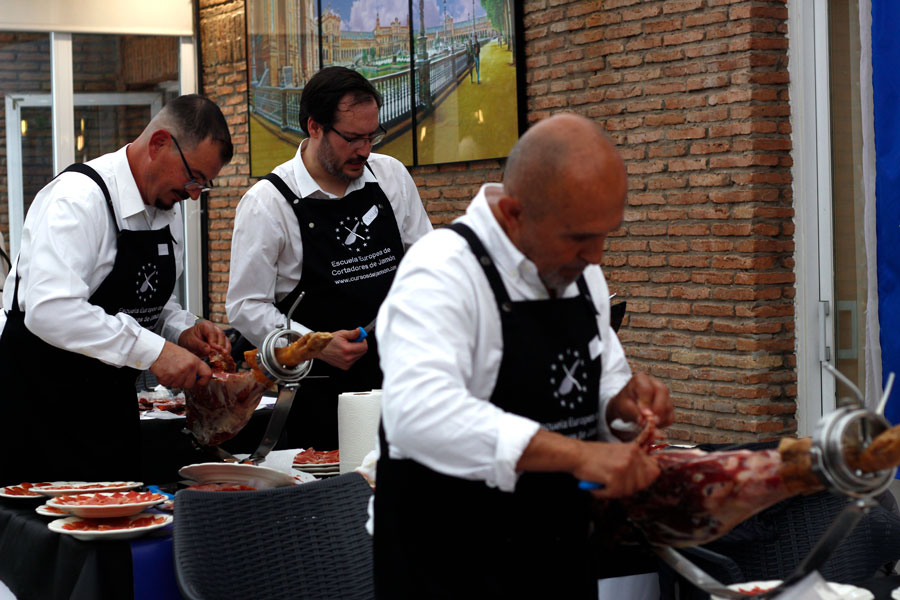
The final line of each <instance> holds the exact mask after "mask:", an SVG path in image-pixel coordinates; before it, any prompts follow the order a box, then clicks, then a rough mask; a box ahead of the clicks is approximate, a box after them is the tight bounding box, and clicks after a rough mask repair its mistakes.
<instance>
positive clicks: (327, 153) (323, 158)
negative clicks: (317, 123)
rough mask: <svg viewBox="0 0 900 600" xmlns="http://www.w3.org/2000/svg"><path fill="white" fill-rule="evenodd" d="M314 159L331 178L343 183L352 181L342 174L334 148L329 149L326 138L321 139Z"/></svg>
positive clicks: (329, 144)
mask: <svg viewBox="0 0 900 600" xmlns="http://www.w3.org/2000/svg"><path fill="white" fill-rule="evenodd" d="M316 158H317V159H318V161H319V164H320V165H322V168H323V169H325V172H326V173H328V174H329V175H331V176H332V177H336V178H338V179H340V180H341V181H343V182H345V183H350V182H351V181H353V178H352V177H349V176H348V175H347V174H346V173H344V171H343V169H341V165H339V164H338V161H337V157H336V156H335V154H334V148H332V147H331V143H329V141H328V138H327V137H323V138H322V143H320V144H319V149H318V150H317V151H316Z"/></svg>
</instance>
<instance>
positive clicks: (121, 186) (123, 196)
mask: <svg viewBox="0 0 900 600" xmlns="http://www.w3.org/2000/svg"><path fill="white" fill-rule="evenodd" d="M130 145H131V144H126V145H125V146H123V147H122V148H119V149H118V150H116V152H115V153H114V154H113V176H114V177H115V185H116V194H115V195H114V196H113V200H114V201H115V202H117V203H118V207H119V215H120V216H121V218H123V219H127V218H128V217H132V216H134V215H136V214H138V213H139V212H142V211H143V210H144V209H145V206H144V200H143V198H141V192H140V190H138V186H137V182H136V181H135V180H134V174H133V173H132V172H131V167H130V166H128V155H127V154H126V150H127V148H128V146H130Z"/></svg>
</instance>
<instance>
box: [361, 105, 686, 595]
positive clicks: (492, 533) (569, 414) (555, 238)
mask: <svg viewBox="0 0 900 600" xmlns="http://www.w3.org/2000/svg"><path fill="white" fill-rule="evenodd" d="M626 190H627V184H626V175H625V168H624V164H623V163H622V160H621V158H619V156H618V154H617V153H616V151H615V148H614V147H613V146H612V143H611V142H610V141H609V140H608V139H607V138H606V137H605V136H604V135H603V133H602V132H601V131H600V129H599V128H598V127H597V126H596V125H595V124H593V123H592V122H590V121H588V120H587V119H584V118H583V117H576V116H574V115H559V116H555V117H552V118H550V119H547V120H546V121H542V122H541V123H538V124H537V125H535V126H534V127H533V128H532V129H531V130H529V131H528V132H527V133H526V134H525V135H524V136H523V137H522V139H521V140H520V141H519V142H518V143H517V144H516V146H515V147H514V148H513V150H512V152H511V154H510V157H509V159H508V161H507V165H506V172H505V174H504V182H503V184H502V185H501V184H486V185H484V186H482V188H481V190H480V191H479V193H478V195H477V196H476V197H475V199H473V201H472V203H471V204H470V206H469V208H468V209H467V211H466V215H465V216H463V217H461V218H460V219H458V220H457V221H455V222H454V223H453V224H452V225H450V227H449V228H447V229H446V230H442V231H436V232H434V233H433V234H431V235H429V236H427V237H426V238H424V239H423V240H421V241H420V242H419V243H418V244H417V245H416V246H415V247H413V248H412V249H411V250H410V252H409V253H408V254H407V257H406V258H405V259H404V263H403V264H402V265H401V267H400V269H399V272H398V274H397V278H396V279H395V281H394V285H393V287H392V288H391V292H390V294H389V295H388V297H387V299H386V300H385V302H384V304H383V306H382V308H381V310H380V311H379V317H378V327H379V328H380V329H383V333H382V336H381V342H382V367H383V368H384V373H385V379H384V395H383V398H382V417H383V421H382V427H381V429H380V431H379V445H380V459H379V462H378V469H377V477H376V494H375V509H374V519H375V522H374V528H375V577H376V590H377V596H378V597H379V598H385V599H388V598H390V599H392V600H397V599H407V598H408V599H412V598H417V599H419V598H459V599H464V598H465V599H470V598H566V599H567V600H571V599H585V600H586V599H593V598H596V596H597V577H596V575H595V573H596V571H597V570H596V569H595V565H592V564H591V551H590V550H591V546H590V533H591V525H590V515H591V507H592V502H593V500H594V497H599V498H614V497H622V496H627V495H629V494H632V493H634V492H636V491H638V490H640V489H643V488H644V487H646V486H648V485H649V484H650V483H652V482H653V480H654V479H655V478H656V477H657V476H658V475H659V468H658V466H657V465H656V462H655V460H654V459H653V458H651V457H650V456H649V455H648V454H647V453H646V452H645V451H644V450H643V449H642V448H641V447H639V446H638V445H637V444H633V443H621V442H623V441H627V440H628V439H630V437H632V436H633V434H628V435H626V436H624V437H622V438H620V437H617V436H615V435H613V434H612V432H611V430H610V428H609V423H611V422H612V421H613V420H615V419H621V420H622V421H625V422H635V421H641V420H644V419H648V420H655V421H657V424H658V425H659V426H666V425H668V424H670V423H671V422H672V419H673V408H672V401H671V399H670V398H669V394H668V391H667V390H666V389H665V387H664V386H663V385H662V383H661V382H659V381H658V380H656V379H655V378H653V377H650V376H647V375H644V374H641V373H638V374H634V375H632V373H631V370H630V368H629V367H628V364H627V361H626V359H625V356H624V353H623V351H622V347H621V345H620V344H619V342H618V339H617V338H616V335H615V333H614V332H613V330H612V328H611V327H610V325H609V313H610V311H609V290H608V288H607V285H606V281H605V279H604V277H603V274H602V272H601V270H600V268H599V267H598V266H597V265H599V263H600V261H601V259H602V256H603V248H604V243H605V240H606V237H607V235H608V234H609V233H610V232H612V231H614V230H615V229H617V228H618V227H619V224H620V223H621V220H622V216H623V213H624V207H625V194H626ZM579 481H584V482H586V483H587V484H589V485H591V486H594V487H596V488H598V490H597V491H593V492H592V491H586V490H584V489H581V487H580V485H579Z"/></svg>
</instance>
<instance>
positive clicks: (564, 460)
mask: <svg viewBox="0 0 900 600" xmlns="http://www.w3.org/2000/svg"><path fill="white" fill-rule="evenodd" d="M516 470H518V471H557V472H564V473H571V474H572V475H574V476H575V477H576V478H577V479H579V480H581V481H589V482H592V483H602V484H603V485H604V488H603V489H600V490H596V491H594V492H592V493H593V494H594V495H595V496H596V497H598V498H620V497H623V496H629V495H631V494H634V493H635V492H638V491H640V490H642V489H644V488H645V487H647V486H648V485H650V484H651V483H653V481H654V480H656V478H657V477H659V466H658V465H657V464H656V460H655V459H654V458H652V457H651V456H649V455H648V454H647V452H646V451H645V450H644V449H643V448H641V447H640V446H638V445H637V444H619V443H615V442H613V443H607V442H586V441H582V440H576V439H574V438H569V437H566V436H564V435H560V434H558V433H555V432H551V431H547V430H546V429H539V430H538V431H537V433H535V434H534V437H532V438H531V441H530V442H529V443H528V446H527V447H526V448H525V451H524V452H523V453H522V456H521V457H519V462H518V463H517V464H516Z"/></svg>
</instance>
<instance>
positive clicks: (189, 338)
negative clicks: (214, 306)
mask: <svg viewBox="0 0 900 600" xmlns="http://www.w3.org/2000/svg"><path fill="white" fill-rule="evenodd" d="M178 345H179V346H181V347H182V348H186V349H188V350H190V351H191V352H193V353H194V354H196V355H197V356H200V357H203V358H206V357H207V356H209V353H210V352H212V351H214V350H215V351H217V352H221V353H222V354H231V342H230V341H229V340H228V336H226V335H225V332H224V331H222V329H220V328H219V327H216V326H215V325H214V324H212V323H211V322H209V321H207V320H206V319H201V320H199V321H197V323H196V324H194V326H193V327H188V328H187V329H185V330H184V331H182V332H181V335H180V336H179V337H178ZM163 385H165V384H163Z"/></svg>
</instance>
